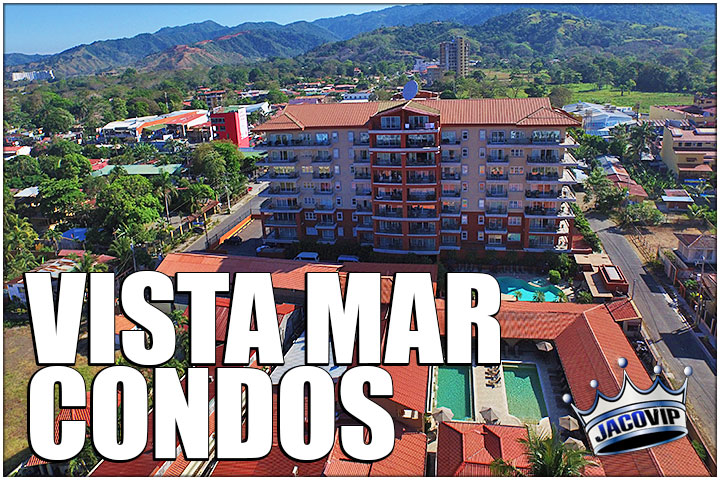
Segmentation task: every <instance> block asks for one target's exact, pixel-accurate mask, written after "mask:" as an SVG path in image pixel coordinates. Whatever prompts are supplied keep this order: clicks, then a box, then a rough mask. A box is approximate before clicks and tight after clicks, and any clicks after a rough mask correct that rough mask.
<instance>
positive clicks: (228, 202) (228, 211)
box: [225, 183, 231, 215]
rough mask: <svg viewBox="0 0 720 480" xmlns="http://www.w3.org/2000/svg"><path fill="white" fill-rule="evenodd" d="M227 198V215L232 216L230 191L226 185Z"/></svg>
mask: <svg viewBox="0 0 720 480" xmlns="http://www.w3.org/2000/svg"><path fill="white" fill-rule="evenodd" d="M225 196H226V197H227V213H228V215H230V213H231V211H230V189H229V188H228V186H227V183H226V184H225Z"/></svg>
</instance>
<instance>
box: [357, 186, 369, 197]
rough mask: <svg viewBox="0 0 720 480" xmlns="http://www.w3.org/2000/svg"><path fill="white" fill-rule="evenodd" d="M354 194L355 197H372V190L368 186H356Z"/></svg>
mask: <svg viewBox="0 0 720 480" xmlns="http://www.w3.org/2000/svg"><path fill="white" fill-rule="evenodd" d="M355 196H356V197H372V190H370V189H369V188H356V189H355Z"/></svg>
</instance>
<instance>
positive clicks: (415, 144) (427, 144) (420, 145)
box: [405, 138, 437, 148]
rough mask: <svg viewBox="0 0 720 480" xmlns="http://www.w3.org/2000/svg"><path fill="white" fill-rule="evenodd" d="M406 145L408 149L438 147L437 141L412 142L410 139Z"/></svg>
mask: <svg viewBox="0 0 720 480" xmlns="http://www.w3.org/2000/svg"><path fill="white" fill-rule="evenodd" d="M405 144H406V145H407V148H427V147H437V145H436V144H435V140H412V139H410V138H408V139H407V140H406V141H405Z"/></svg>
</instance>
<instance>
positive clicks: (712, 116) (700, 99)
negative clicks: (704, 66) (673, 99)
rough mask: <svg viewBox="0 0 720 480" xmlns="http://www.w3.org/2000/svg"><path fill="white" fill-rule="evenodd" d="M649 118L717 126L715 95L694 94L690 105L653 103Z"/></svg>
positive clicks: (702, 125) (699, 125)
mask: <svg viewBox="0 0 720 480" xmlns="http://www.w3.org/2000/svg"><path fill="white" fill-rule="evenodd" d="M649 118H650V120H689V121H690V122H691V123H692V124H693V125H695V126H698V127H715V126H717V96H716V95H715V94H713V95H708V96H706V95H695V98H694V101H693V104H692V105H653V106H651V107H650V117H649Z"/></svg>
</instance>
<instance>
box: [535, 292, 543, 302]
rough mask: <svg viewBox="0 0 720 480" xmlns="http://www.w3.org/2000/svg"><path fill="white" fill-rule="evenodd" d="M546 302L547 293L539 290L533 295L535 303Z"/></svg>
mask: <svg viewBox="0 0 720 480" xmlns="http://www.w3.org/2000/svg"><path fill="white" fill-rule="evenodd" d="M544 301H545V292H543V291H542V290H538V291H536V292H535V293H533V302H544Z"/></svg>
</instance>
